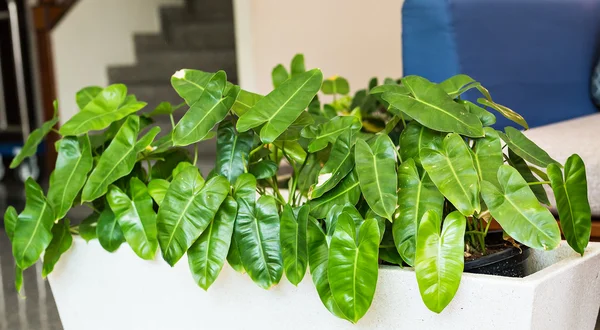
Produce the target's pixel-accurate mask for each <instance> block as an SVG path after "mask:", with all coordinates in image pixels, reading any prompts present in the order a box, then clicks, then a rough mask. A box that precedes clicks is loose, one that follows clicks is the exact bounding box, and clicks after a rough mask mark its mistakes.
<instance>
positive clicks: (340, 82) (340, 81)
mask: <svg viewBox="0 0 600 330" xmlns="http://www.w3.org/2000/svg"><path fill="white" fill-rule="evenodd" d="M321 91H322V92H323V94H325V95H336V94H337V95H347V94H348V93H350V85H349V84H348V80H346V79H344V78H342V77H339V76H333V77H331V78H328V79H325V80H323V86H321Z"/></svg>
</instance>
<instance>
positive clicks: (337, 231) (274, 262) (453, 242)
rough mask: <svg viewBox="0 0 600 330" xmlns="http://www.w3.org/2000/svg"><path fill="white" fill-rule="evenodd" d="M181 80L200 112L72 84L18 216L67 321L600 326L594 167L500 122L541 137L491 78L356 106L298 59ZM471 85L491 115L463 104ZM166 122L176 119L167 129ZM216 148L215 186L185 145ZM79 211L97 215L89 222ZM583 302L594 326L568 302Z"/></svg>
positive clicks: (464, 79) (368, 98) (9, 221)
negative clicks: (496, 234) (260, 74)
mask: <svg viewBox="0 0 600 330" xmlns="http://www.w3.org/2000/svg"><path fill="white" fill-rule="evenodd" d="M171 83H172V85H173V87H174V89H175V90H176V91H177V93H178V94H179V95H180V96H181V97H182V99H183V100H184V101H185V103H184V104H182V105H179V106H173V105H171V104H169V103H162V104H160V105H159V106H158V107H157V108H156V109H154V110H153V111H151V112H147V113H143V114H142V113H140V112H139V111H140V110H142V109H143V108H144V106H145V105H146V104H145V103H144V102H141V101H138V100H137V99H136V97H135V96H134V95H128V94H127V89H126V87H125V86H123V85H120V84H116V85H111V86H108V87H106V88H100V87H87V88H85V89H83V90H81V91H80V92H79V93H77V104H78V106H79V107H80V109H81V110H80V112H79V113H77V114H76V115H75V116H73V117H72V118H71V119H69V120H68V121H67V122H66V123H65V124H64V125H63V126H62V127H60V129H59V130H58V132H59V133H60V134H61V135H62V139H61V140H60V141H59V142H58V143H57V145H56V147H57V151H58V159H57V163H56V169H55V170H54V172H53V173H52V175H51V177H50V185H49V189H48V192H47V193H46V194H45V193H44V192H43V191H42V189H41V188H40V187H39V185H38V184H37V183H35V182H34V181H33V180H28V181H27V182H26V186H25V187H26V197H27V203H26V207H25V209H24V210H23V211H22V212H21V213H20V214H18V212H17V211H16V210H15V209H14V208H12V207H9V208H8V209H7V211H6V214H5V223H6V231H7V234H8V235H9V238H10V239H11V241H12V246H13V254H14V256H15V260H16V269H17V275H18V276H17V283H16V286H17V289H19V288H20V286H21V281H22V279H21V278H22V277H21V276H19V275H21V274H22V270H24V269H26V268H28V267H30V266H32V265H33V264H34V263H35V262H36V261H37V260H38V259H40V258H42V259H43V263H44V266H43V275H44V276H46V275H48V274H50V283H51V286H52V289H53V292H54V295H55V297H56V301H57V306H58V309H59V312H60V315H61V319H62V321H63V323H64V326H65V328H66V329H81V328H86V329H91V328H95V327H97V328H106V327H107V326H110V327H112V328H115V327H117V328H143V329H149V328H161V329H162V328H169V329H180V328H190V327H193V326H195V325H197V326H199V327H207V328H216V327H225V328H232V327H243V328H255V327H258V326H261V325H262V327H263V328H271V327H282V326H286V327H290V328H307V327H311V326H313V324H314V325H316V324H318V325H319V327H323V325H325V328H345V327H351V323H356V322H358V321H359V320H361V318H363V316H365V315H366V317H365V319H363V320H362V321H360V322H358V325H357V326H364V327H366V328H376V327H379V328H389V327H392V326H403V325H405V326H406V327H407V328H411V329H414V328H435V327H440V326H443V327H444V328H445V329H448V328H471V327H475V326H477V325H478V326H482V327H484V328H495V327H497V326H498V324H496V325H493V326H490V327H488V326H486V325H485V323H482V322H492V323H493V322H500V321H501V322H502V326H503V327H511V326H513V327H516V328H520V329H525V328H527V329H529V328H540V327H543V328H544V329H549V328H559V327H558V326H561V325H568V326H569V327H571V328H577V329H584V328H586V327H587V328H591V326H593V322H594V320H595V316H594V315H595V314H593V313H596V312H597V310H598V306H599V304H600V301H599V298H598V294H597V293H598V288H599V284H600V283H599V282H598V279H597V277H598V268H597V266H598V265H599V263H600V247H598V246H597V245H595V244H592V245H590V246H589V247H588V241H589V237H590V227H591V215H590V208H589V205H588V200H587V183H586V177H585V167H584V164H583V161H582V160H581V159H580V158H579V157H578V156H577V155H573V156H571V157H570V158H569V159H568V160H567V162H566V163H565V164H564V166H563V165H561V164H559V163H558V162H556V161H555V160H553V159H552V158H551V157H550V156H549V155H548V154H547V153H546V152H545V151H543V150H542V149H540V148H539V147H538V146H536V145H535V143H533V142H532V141H530V140H529V139H527V137H526V136H525V135H523V133H521V132H520V131H519V130H517V129H514V128H512V127H507V128H506V129H505V130H504V131H497V130H495V129H494V128H492V127H490V126H491V125H493V124H494V123H495V115H494V114H493V113H492V112H490V111H489V110H495V111H496V112H497V113H500V114H501V115H503V116H505V117H507V118H509V119H511V120H513V121H514V122H515V123H516V124H518V125H520V126H522V127H524V128H528V127H527V123H526V121H525V120H524V119H523V118H522V117H521V116H520V115H518V114H517V113H516V112H514V111H512V110H511V109H509V108H507V107H505V106H502V105H500V104H497V103H496V102H494V101H493V99H492V98H491V96H490V94H489V93H488V91H487V90H486V89H485V88H484V87H483V86H482V85H481V84H480V83H479V82H476V81H474V80H473V79H471V78H470V77H468V76H465V75H458V76H455V77H452V78H450V79H448V80H446V81H444V82H442V83H440V84H435V83H432V82H429V81H428V80H426V79H425V78H422V77H418V76H408V77H404V78H402V79H401V80H393V79H386V80H385V81H384V84H383V85H379V86H377V82H376V81H375V80H374V81H372V82H371V83H370V86H369V88H368V89H367V90H362V91H359V92H357V93H356V94H355V95H354V96H353V97H350V96H347V95H346V94H348V93H349V87H348V83H347V81H346V80H345V79H343V78H341V77H332V78H329V79H325V80H323V77H322V73H321V71H320V70H318V69H312V70H306V69H305V65H304V58H303V56H302V55H298V56H296V57H294V59H293V60H292V64H291V69H290V71H289V72H288V71H287V69H286V68H285V67H284V66H282V65H279V66H277V67H276V68H275V69H274V70H273V83H274V87H275V88H274V90H273V91H272V92H271V93H269V94H268V95H265V96H262V95H258V94H254V93H251V92H248V91H245V90H242V89H240V87H239V86H236V85H234V84H231V83H229V82H227V76H226V73H225V72H223V71H219V72H216V73H208V72H202V71H198V70H188V69H184V70H180V71H178V72H176V73H175V74H174V75H173V77H172V78H171ZM471 89H474V90H478V91H479V92H481V93H482V95H483V97H482V98H480V99H478V104H475V103H472V102H470V101H468V100H464V99H462V98H461V95H462V94H463V93H465V92H466V91H468V90H471ZM319 91H321V92H322V93H323V94H325V95H332V97H331V98H332V99H333V101H332V102H330V103H326V104H321V103H320V102H319V98H318V96H317V94H318V93H319ZM181 108H188V109H187V110H186V112H185V113H184V114H183V117H182V118H181V119H180V120H179V121H178V122H175V120H174V117H173V113H174V112H175V111H180V110H179V109H181ZM157 116H169V117H170V118H171V123H172V130H171V131H169V132H162V134H163V135H162V137H158V134H159V133H160V132H159V131H160V129H159V128H158V127H157V126H156V125H155V124H154V123H153V119H154V118H155V117H157ZM55 124H56V119H53V121H51V122H49V123H48V124H45V125H44V126H42V127H41V128H40V129H38V130H36V131H35V132H33V133H32V135H31V137H30V138H29V140H28V141H27V143H26V146H25V147H24V148H23V151H22V153H21V154H20V155H19V156H17V158H16V159H15V161H14V162H13V164H12V166H17V165H18V163H19V162H20V161H21V160H23V159H24V158H26V157H27V156H30V154H31V152H30V150H35V146H36V145H37V144H38V143H39V142H40V141H41V140H42V139H43V137H44V135H45V134H47V133H48V132H49V131H50V130H52V129H53V126H54V125H55ZM214 128H216V132H215V131H214ZM212 138H216V143H217V160H216V165H215V168H214V170H213V171H211V172H210V173H205V174H201V173H200V172H199V170H198V168H197V167H196V166H194V165H195V164H196V162H197V161H198V159H197V158H198V156H197V155H198V153H197V149H196V152H195V153H194V155H191V154H190V153H189V152H188V151H187V149H186V147H189V146H195V145H197V143H198V142H199V141H203V140H207V139H212ZM283 167H289V170H288V171H287V173H288V174H285V173H284V172H286V171H285V170H284V169H283ZM544 170H546V171H544ZM542 185H550V186H551V187H552V189H553V191H554V193H555V195H556V199H557V206H558V214H559V217H560V220H561V221H560V227H559V223H558V222H557V221H556V220H555V218H554V216H553V215H552V214H551V213H550V211H549V210H548V209H547V208H546V207H545V206H544V205H543V204H546V205H548V204H549V201H548V197H547V196H546V193H545V191H544V189H543V188H542ZM284 187H286V189H284ZM74 205H84V206H87V207H89V209H90V212H91V214H90V216H89V217H87V218H86V219H85V220H83V221H82V222H81V223H80V224H78V225H75V226H72V225H71V224H70V221H69V220H68V219H67V218H66V215H67V213H68V211H69V210H70V209H71V208H72V207H74ZM493 221H497V223H498V224H499V225H500V227H501V228H502V231H503V232H502V233H503V237H502V236H500V240H499V241H500V243H499V244H498V242H496V245H492V242H491V240H490V237H488V233H490V231H489V228H490V225H491V224H492V222H493ZM560 229H562V232H563V233H564V235H565V238H566V243H563V244H561V231H560ZM73 236H74V237H75V239H73ZM86 242H87V244H86ZM123 243H127V245H128V247H125V246H122V247H121V245H122V244H123ZM567 244H568V245H569V246H570V247H571V248H572V249H573V250H574V251H575V252H570V251H571V250H570V249H569V248H568V247H567V246H566V245H567ZM492 246H493V250H491V249H490V248H491V247H492ZM559 246H560V247H559ZM586 247H587V250H586ZM102 248H103V249H104V250H106V251H108V252H111V253H112V254H109V253H105V252H104V251H102ZM528 248H531V249H532V250H534V252H531V253H530V250H528ZM158 250H160V256H157V251H158ZM549 250H554V251H549ZM507 251H508V252H507ZM584 252H586V254H585V255H584ZM577 254H580V255H582V256H577ZM61 256H63V258H62V259H61V260H60V262H59V258H60V257H61ZM498 256H500V257H498ZM465 258H466V259H467V260H471V259H472V260H473V261H467V265H465ZM157 259H164V261H166V263H165V262H162V261H159V260H157ZM185 260H187V262H185ZM186 263H187V266H186ZM474 263H476V264H474ZM490 265H492V266H491V268H496V269H499V271H490V270H489V268H490V267H489V266H490ZM169 266H170V267H169ZM55 267H56V269H55ZM171 267H173V268H171ZM402 267H404V268H402ZM486 267H487V268H486ZM187 268H189V270H188V269H187ZM465 268H466V269H471V270H472V271H474V272H480V273H496V274H501V275H506V274H509V275H511V274H512V273H513V272H516V274H513V275H516V276H525V275H528V276H525V277H524V278H510V277H502V276H487V275H477V274H465V275H463V269H465ZM232 269H233V270H232ZM413 269H414V270H413ZM507 269H508V271H507ZM53 270H54V272H53ZM234 270H235V271H237V272H239V273H245V275H237V276H236V275H234V274H233V273H234ZM307 271H309V273H310V277H311V278H312V283H313V284H314V287H313V286H312V285H309V284H307V282H308V281H307V280H306V279H304V277H305V275H306V273H307ZM190 272H191V276H190V275H189V273H190ZM51 273H52V274H51ZM283 274H285V276H286V278H287V281H288V282H289V283H288V282H286V281H281V279H282V277H283ZM530 274H533V275H530ZM219 275H221V276H220V277H221V279H218V277H219ZM415 275H416V276H415ZM415 277H416V281H415V280H414V279H415ZM250 281H253V282H254V283H255V284H256V285H257V286H252V285H249V283H248V282H250ZM586 281H587V282H586ZM280 282H281V283H280ZM278 284H279V285H278ZM196 285H198V286H200V287H201V288H202V289H204V290H207V292H202V291H201V290H190V288H191V287H194V286H196ZM459 285H460V290H459ZM590 287H591V289H590ZM209 288H211V289H209ZM314 288H316V290H315V289H314ZM262 289H271V290H269V291H264V290H262ZM457 292H458V293H457ZM552 293H555V294H557V295H558V296H554V297H553V298H552V299H554V301H555V302H551V301H549V300H552V299H549V295H551V294H552ZM418 295H420V296H421V299H422V302H423V303H424V304H423V303H421V302H419V301H418ZM455 295H456V300H455V301H454V302H453V303H452V304H451V301H452V300H453V298H454V297H455ZM496 295H499V296H496ZM375 296H377V297H376V298H377V299H375V300H374V297H375ZM317 297H318V298H317ZM317 299H320V300H321V302H322V303H323V305H325V307H326V309H327V310H328V311H329V312H330V313H331V314H333V315H335V316H337V317H338V318H339V319H338V318H335V317H332V316H330V315H328V313H327V312H325V309H319V308H318V305H319V304H318V303H317V302H316V300H317ZM570 299H577V300H578V301H579V302H580V303H581V304H583V305H584V306H586V307H585V313H587V314H585V315H584V316H582V315H579V314H577V313H575V312H573V308H565V307H564V305H563V304H562V301H561V300H563V301H564V300H567V301H569V300H570ZM569 302H570V301H569ZM372 303H374V304H375V306H374V307H373V308H371V311H370V312H369V313H368V314H367V312H368V311H369V308H370V307H371V304H372ZM449 304H450V305H449ZM81 306H84V308H83V309H82V308H81ZM446 307H448V308H447V309H446V310H445V311H444V312H442V311H443V310H444V309H445V308H446ZM426 308H427V309H429V310H431V311H433V312H435V313H432V312H430V311H427V310H426ZM436 313H440V314H439V315H438V314H436ZM482 318H483V321H482ZM340 319H343V320H346V321H350V322H351V323H348V322H346V321H342V320H340Z"/></svg>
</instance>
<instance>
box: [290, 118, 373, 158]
mask: <svg viewBox="0 0 600 330" xmlns="http://www.w3.org/2000/svg"><path fill="white" fill-rule="evenodd" d="M361 127H362V124H361V122H360V120H359V119H358V118H356V117H354V116H337V117H333V119H331V120H329V121H326V122H324V123H323V124H320V125H317V126H307V127H306V128H305V129H303V130H302V133H301V134H302V136H303V137H305V138H309V139H311V142H310V144H309V145H308V152H317V151H319V150H323V149H325V148H326V147H327V145H328V144H329V143H332V144H333V143H335V141H336V140H337V139H338V137H339V136H340V135H341V134H342V133H344V132H345V131H346V130H348V129H349V130H350V131H351V132H352V134H354V133H356V132H358V131H360V128H361Z"/></svg>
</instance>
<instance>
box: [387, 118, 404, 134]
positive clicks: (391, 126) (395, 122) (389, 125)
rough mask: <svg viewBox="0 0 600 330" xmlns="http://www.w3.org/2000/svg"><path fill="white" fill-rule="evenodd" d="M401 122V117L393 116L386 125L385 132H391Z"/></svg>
mask: <svg viewBox="0 0 600 330" xmlns="http://www.w3.org/2000/svg"><path fill="white" fill-rule="evenodd" d="M399 122H400V117H398V116H394V117H393V118H392V120H390V121H389V122H388V123H387V124H386V125H385V128H384V129H383V131H384V132H385V134H390V133H391V132H392V131H393V130H394V127H396V125H398V123H399Z"/></svg>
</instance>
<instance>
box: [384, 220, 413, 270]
mask: <svg viewBox="0 0 600 330" xmlns="http://www.w3.org/2000/svg"><path fill="white" fill-rule="evenodd" d="M394 223H395V221H394ZM383 224H384V227H383V228H385V229H384V230H383V231H381V229H380V231H379V234H380V235H381V234H383V236H382V238H381V243H380V245H379V259H381V260H383V261H385V262H387V263H390V264H394V265H398V266H400V267H402V265H403V264H404V261H403V259H402V257H401V256H400V254H399V253H398V250H397V249H396V244H395V243H394V232H393V224H392V223H391V222H389V221H386V220H385V219H384V223H383ZM380 228H381V227H380ZM415 245H416V244H415Z"/></svg>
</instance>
